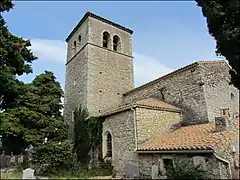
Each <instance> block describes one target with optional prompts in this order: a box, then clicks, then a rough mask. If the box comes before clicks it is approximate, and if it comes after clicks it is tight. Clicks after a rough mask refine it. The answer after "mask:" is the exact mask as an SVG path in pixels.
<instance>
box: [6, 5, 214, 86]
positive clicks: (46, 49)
mask: <svg viewBox="0 0 240 180" xmlns="http://www.w3.org/2000/svg"><path fill="white" fill-rule="evenodd" d="M14 4H15V7H14V9H13V10H11V11H10V12H7V13H4V18H5V20H6V21H7V24H8V28H9V30H10V31H11V32H12V33H14V34H16V35H19V36H22V37H25V38H29V39H30V40H31V41H32V50H33V52H34V53H35V55H36V56H38V57H39V59H38V60H37V61H36V62H34V63H33V71H34V72H33V74H29V75H24V76H22V77H21V78H20V79H22V80H23V81H25V82H31V80H32V79H33V78H34V77H35V76H36V75H38V74H40V73H42V72H44V71H45V70H50V71H53V72H54V73H55V76H56V77H57V80H58V81H60V83H61V85H62V87H63V88H64V80H65V61H66V43H65V39H66V37H67V36H68V35H69V33H70V32H71V31H72V29H73V28H74V27H75V25H76V24H77V23H78V21H79V20H80V19H81V18H82V16H83V15H84V14H85V12H87V11H91V12H93V13H95V14H98V15H100V16H103V17H105V18H107V19H109V20H111V21H114V22H116V23H118V24H121V25H123V26H126V27H128V28H130V29H132V30H133V31H134V33H133V56H134V78H135V85H136V86H138V85H141V84H143V83H146V82H148V81H150V80H153V79H155V78H157V77H159V76H162V75H164V74H166V73H168V72H170V71H173V70H175V69H178V68H180V67H182V66H185V65H187V64H189V63H192V62H195V61H200V60H216V59H218V58H217V57H216V55H215V40H214V39H213V38H212V37H211V36H210V35H209V34H208V29H207V25H206V20H205V18H204V17H203V16H202V13H201V9H200V8H199V7H197V6H196V4H195V2H194V1H186V2H184V1H179V2H176V1H165V2H163V1H159V2H137V1H134V2H126V1H124V2H110V1H106V2H99V1H98V2H93V1H92V2H90V1H89V2H81V1H74V2H64V1H59V2H57V1H55V2H54V1H53V2H46V1H39V2H37V1H32V2H28V1H26V2H23V1H17V2H16V1H14Z"/></svg>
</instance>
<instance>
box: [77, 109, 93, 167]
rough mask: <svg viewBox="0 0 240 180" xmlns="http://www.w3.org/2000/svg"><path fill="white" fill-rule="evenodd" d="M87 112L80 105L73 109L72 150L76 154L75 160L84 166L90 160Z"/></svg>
mask: <svg viewBox="0 0 240 180" xmlns="http://www.w3.org/2000/svg"><path fill="white" fill-rule="evenodd" d="M88 120H89V114H88V112H87V110H86V109H84V108H82V107H81V106H80V107H79V108H78V109H76V110H75V111H74V130H73V141H74V149H73V150H74V152H75V153H76V154H77V162H80V164H81V166H83V167H86V166H87V165H88V162H89V160H90V156H89V151H90V149H91V141H90V135H89V132H88Z"/></svg>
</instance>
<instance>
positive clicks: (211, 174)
mask: <svg viewBox="0 0 240 180" xmlns="http://www.w3.org/2000/svg"><path fill="white" fill-rule="evenodd" d="M166 156H167V157H168V158H169V157H172V158H174V157H175V158H176V159H183V158H184V161H185V160H186V161H188V162H189V163H190V165H194V163H196V162H197V161H199V162H202V161H203V162H204V166H203V167H204V168H205V170H207V176H208V178H209V179H228V178H229V177H230V175H229V169H228V166H227V164H224V163H223V162H221V161H219V160H217V159H216V158H215V157H214V156H213V155H212V154H188V155H187V156H184V155H177V154H175V156H174V155H173V154H153V153H149V154H145V153H144V154H139V168H140V169H139V170H140V172H141V174H140V175H141V178H152V177H151V175H152V167H153V165H155V166H158V168H157V169H158V170H159V172H157V173H156V174H158V175H159V176H158V178H160V179H162V178H163V177H161V173H160V169H161V164H160V162H161V159H162V158H164V157H165V158H166ZM193 159H194V160H193ZM194 161H195V162H194Z"/></svg>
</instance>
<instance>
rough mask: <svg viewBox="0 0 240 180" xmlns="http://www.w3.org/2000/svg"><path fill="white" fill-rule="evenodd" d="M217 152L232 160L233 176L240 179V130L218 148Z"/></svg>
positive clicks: (222, 156) (220, 155)
mask: <svg viewBox="0 0 240 180" xmlns="http://www.w3.org/2000/svg"><path fill="white" fill-rule="evenodd" d="M216 154H217V155H218V156H219V157H221V158H223V159H225V160H227V161H229V162H230V167H231V173H232V178H233V179H239V131H238V133H237V134H236V135H235V136H233V137H232V138H231V139H229V140H228V142H227V143H224V144H223V145H222V146H221V147H220V148H218V149H216ZM223 172H224V171H223ZM222 174H223V173H222Z"/></svg>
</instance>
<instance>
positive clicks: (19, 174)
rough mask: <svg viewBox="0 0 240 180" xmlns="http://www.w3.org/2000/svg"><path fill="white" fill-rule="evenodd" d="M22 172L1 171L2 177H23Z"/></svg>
mask: <svg viewBox="0 0 240 180" xmlns="http://www.w3.org/2000/svg"><path fill="white" fill-rule="evenodd" d="M21 178H22V173H21V172H20V171H12V172H1V179H21Z"/></svg>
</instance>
